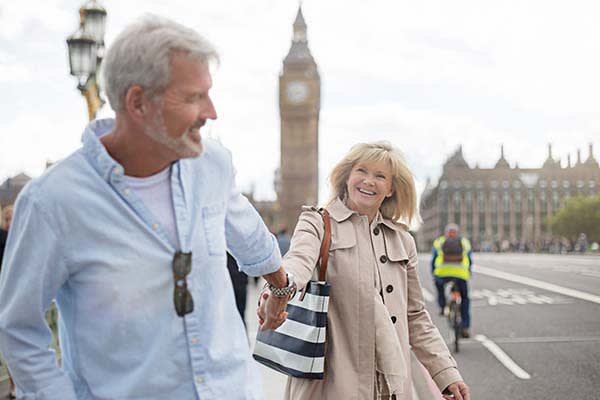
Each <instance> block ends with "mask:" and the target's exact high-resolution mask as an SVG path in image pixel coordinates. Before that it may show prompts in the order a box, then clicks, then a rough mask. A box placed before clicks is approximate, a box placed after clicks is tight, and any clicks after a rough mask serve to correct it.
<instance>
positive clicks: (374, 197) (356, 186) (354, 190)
mask: <svg viewBox="0 0 600 400" xmlns="http://www.w3.org/2000/svg"><path fill="white" fill-rule="evenodd" d="M346 186H347V187H348V202H347V206H348V208H350V209H351V210H353V211H357V212H358V213H359V214H363V215H367V216H368V217H369V222H370V221H372V220H373V218H374V217H375V215H377V211H378V210H379V207H381V203H383V201H384V200H385V198H386V197H390V196H391V195H392V194H393V193H394V190H393V187H392V186H393V185H392V170H391V168H390V165H389V163H387V162H384V161H359V162H357V163H356V164H355V165H354V167H352V170H351V171H350V176H349V177H348V180H347V181H346Z"/></svg>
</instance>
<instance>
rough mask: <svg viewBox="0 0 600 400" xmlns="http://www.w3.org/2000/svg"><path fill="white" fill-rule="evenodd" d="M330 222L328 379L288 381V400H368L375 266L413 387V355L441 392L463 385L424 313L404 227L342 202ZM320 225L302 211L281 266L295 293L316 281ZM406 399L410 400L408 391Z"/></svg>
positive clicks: (372, 373) (371, 390) (370, 395)
mask: <svg viewBox="0 0 600 400" xmlns="http://www.w3.org/2000/svg"><path fill="white" fill-rule="evenodd" d="M327 210H328V211H329V213H330V215H331V241H332V242H331V248H330V256H329V265H328V268H327V280H328V281H329V283H330V284H331V292H330V299H329V312H328V320H327V344H326V356H325V359H326V361H325V379H324V380H308V379H298V378H289V379H288V382H287V386H286V391H285V398H286V399H290V400H319V399H323V400H341V399H344V400H346V399H353V400H367V399H369V400H371V399H373V398H374V391H375V388H374V383H375V330H374V312H373V310H374V301H375V300H374V296H373V291H374V287H375V286H374V284H375V276H376V269H377V266H379V270H380V276H381V285H382V295H383V300H384V303H385V305H386V307H387V309H388V312H389V314H390V315H391V318H392V321H393V322H394V325H395V327H396V332H397V334H398V337H399V339H400V343H401V346H402V351H403V352H404V360H406V365H405V366H404V367H405V368H406V370H407V372H408V377H409V382H411V380H410V364H409V363H410V349H411V347H412V350H413V351H414V353H415V355H416V356H417V358H418V359H419V361H421V363H422V364H423V365H424V366H425V368H426V369H427V370H428V371H429V373H430V374H431V376H432V377H433V380H434V381H435V383H436V384H437V386H438V387H439V388H440V390H442V389H444V388H445V387H447V386H448V385H449V384H450V383H453V382H456V381H458V380H462V378H461V376H460V374H459V372H458V370H457V368H456V362H455V361H454V359H453V358H452V356H451V355H450V352H449V351H448V348H447V347H446V344H445V343H444V341H443V339H442V337H441V336H440V334H439V332H438V330H437V328H436V327H435V326H434V325H433V323H432V322H431V318H430V316H429V314H428V312H427V311H426V310H425V305H424V303H423V297H422V293H421V284H420V283H419V278H418V275H417V270H416V268H417V252H416V246H415V242H414V240H413V238H412V236H411V235H410V234H409V233H408V232H407V229H406V227H405V226H404V225H401V224H397V223H393V222H391V221H389V220H385V219H383V218H381V215H378V218H377V219H376V220H374V221H373V223H372V224H371V226H369V221H368V218H367V217H366V216H361V215H358V214H357V213H356V212H354V211H351V210H350V209H348V208H347V207H346V206H345V205H344V203H342V201H340V200H339V199H338V200H337V201H336V202H334V203H333V204H331V205H330V206H328V207H327ZM323 232H324V229H323V221H322V218H321V216H320V214H318V213H317V212H314V211H305V212H303V213H302V214H301V216H300V218H299V221H298V224H297V226H296V229H295V232H294V235H293V237H292V242H291V246H290V250H289V252H288V253H287V254H286V256H285V257H284V260H283V267H284V268H285V270H286V271H289V272H291V273H292V274H294V277H295V279H296V282H297V283H298V286H299V287H300V288H302V287H304V286H305V284H306V282H308V281H309V280H310V279H311V278H312V279H316V278H317V275H318V273H317V271H316V269H315V267H314V266H315V263H316V260H317V258H318V254H319V248H320V245H321V238H322V236H323ZM405 386H406V390H405V392H404V395H403V396H400V397H398V399H399V400H400V399H407V400H408V399H411V398H412V396H411V393H410V390H411V385H410V384H408V385H405Z"/></svg>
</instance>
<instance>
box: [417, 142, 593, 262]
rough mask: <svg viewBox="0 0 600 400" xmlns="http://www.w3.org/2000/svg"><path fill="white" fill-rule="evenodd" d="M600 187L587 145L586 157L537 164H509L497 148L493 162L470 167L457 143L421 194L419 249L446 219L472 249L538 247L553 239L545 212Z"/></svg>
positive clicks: (441, 228) (428, 243) (428, 244)
mask: <svg viewBox="0 0 600 400" xmlns="http://www.w3.org/2000/svg"><path fill="white" fill-rule="evenodd" d="M599 192H600V166H599V164H598V161H596V159H595V158H594V155H593V148H592V145H591V144H590V145H589V152H588V156H587V159H586V160H585V161H582V159H581V156H580V151H578V152H577V160H576V162H575V163H574V164H572V163H571V160H570V157H569V159H568V161H567V165H566V166H561V163H560V161H557V160H555V159H554V158H553V157H552V146H551V145H548V157H547V159H546V161H545V162H544V164H543V165H542V166H541V167H540V168H519V166H518V165H516V166H514V167H511V166H510V165H509V163H508V161H507V160H506V159H505V157H504V149H503V148H502V149H501V155H500V159H499V160H498V162H497V163H496V165H495V166H494V168H479V167H475V168H471V167H469V165H468V164H467V162H466V161H465V159H464V157H463V154H462V148H459V149H458V150H457V151H456V152H455V153H454V154H453V155H452V156H451V157H450V158H449V159H448V160H447V161H446V163H445V164H444V167H443V172H442V175H441V177H440V178H439V180H438V183H437V185H436V186H433V185H431V184H430V183H429V182H428V184H427V186H426V188H425V190H424V192H423V194H422V196H421V203H420V211H421V217H422V218H423V224H422V226H421V227H420V229H419V231H418V232H417V243H418V246H419V249H420V250H421V251H429V250H430V249H431V245H432V242H433V240H434V239H435V238H436V237H438V236H439V235H441V234H442V233H443V231H444V227H445V226H446V224H448V223H450V222H454V223H457V224H459V225H460V227H461V230H462V232H463V234H464V235H465V236H467V237H468V238H470V239H471V241H472V243H473V247H474V249H475V250H484V251H496V250H506V249H508V248H513V249H515V248H519V249H528V250H540V249H542V248H543V247H544V246H545V243H548V242H549V241H550V240H551V239H552V231H551V229H550V227H549V225H548V223H547V220H548V217H550V216H551V215H552V214H554V212H556V211H557V210H559V209H560V208H561V207H563V206H564V204H565V201H566V200H567V199H568V198H569V197H573V196H591V195H595V194H597V193H599Z"/></svg>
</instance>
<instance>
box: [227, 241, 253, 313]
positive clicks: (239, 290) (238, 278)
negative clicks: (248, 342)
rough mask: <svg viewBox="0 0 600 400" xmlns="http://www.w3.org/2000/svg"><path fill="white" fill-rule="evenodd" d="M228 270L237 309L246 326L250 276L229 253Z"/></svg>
mask: <svg viewBox="0 0 600 400" xmlns="http://www.w3.org/2000/svg"><path fill="white" fill-rule="evenodd" d="M227 270H228V271H229V276H230V278H231V283H232V284H233V294H234V296H235V305H236V307H237V310H238V313H239V314H240V317H242V322H243V323H244V325H246V317H245V313H246V298H247V296H248V294H247V293H248V275H247V274H245V273H244V272H243V271H240V268H239V266H238V264H237V262H236V261H235V258H233V256H232V255H231V254H229V252H227Z"/></svg>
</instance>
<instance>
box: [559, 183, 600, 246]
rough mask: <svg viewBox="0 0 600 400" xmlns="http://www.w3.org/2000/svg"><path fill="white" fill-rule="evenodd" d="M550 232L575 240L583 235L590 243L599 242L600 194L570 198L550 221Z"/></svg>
mask: <svg viewBox="0 0 600 400" xmlns="http://www.w3.org/2000/svg"><path fill="white" fill-rule="evenodd" d="M550 224H551V225H552V231H553V232H554V233H556V234H558V235H561V236H565V237H568V238H571V239H575V238H577V237H578V236H579V234H580V233H585V234H586V235H587V237H588V241H590V242H600V194H598V195H596V196H592V197H573V198H570V199H569V200H568V201H567V203H566V204H565V207H564V208H563V209H561V210H559V211H558V212H557V213H556V214H554V215H553V216H552V218H551V219H550Z"/></svg>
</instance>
